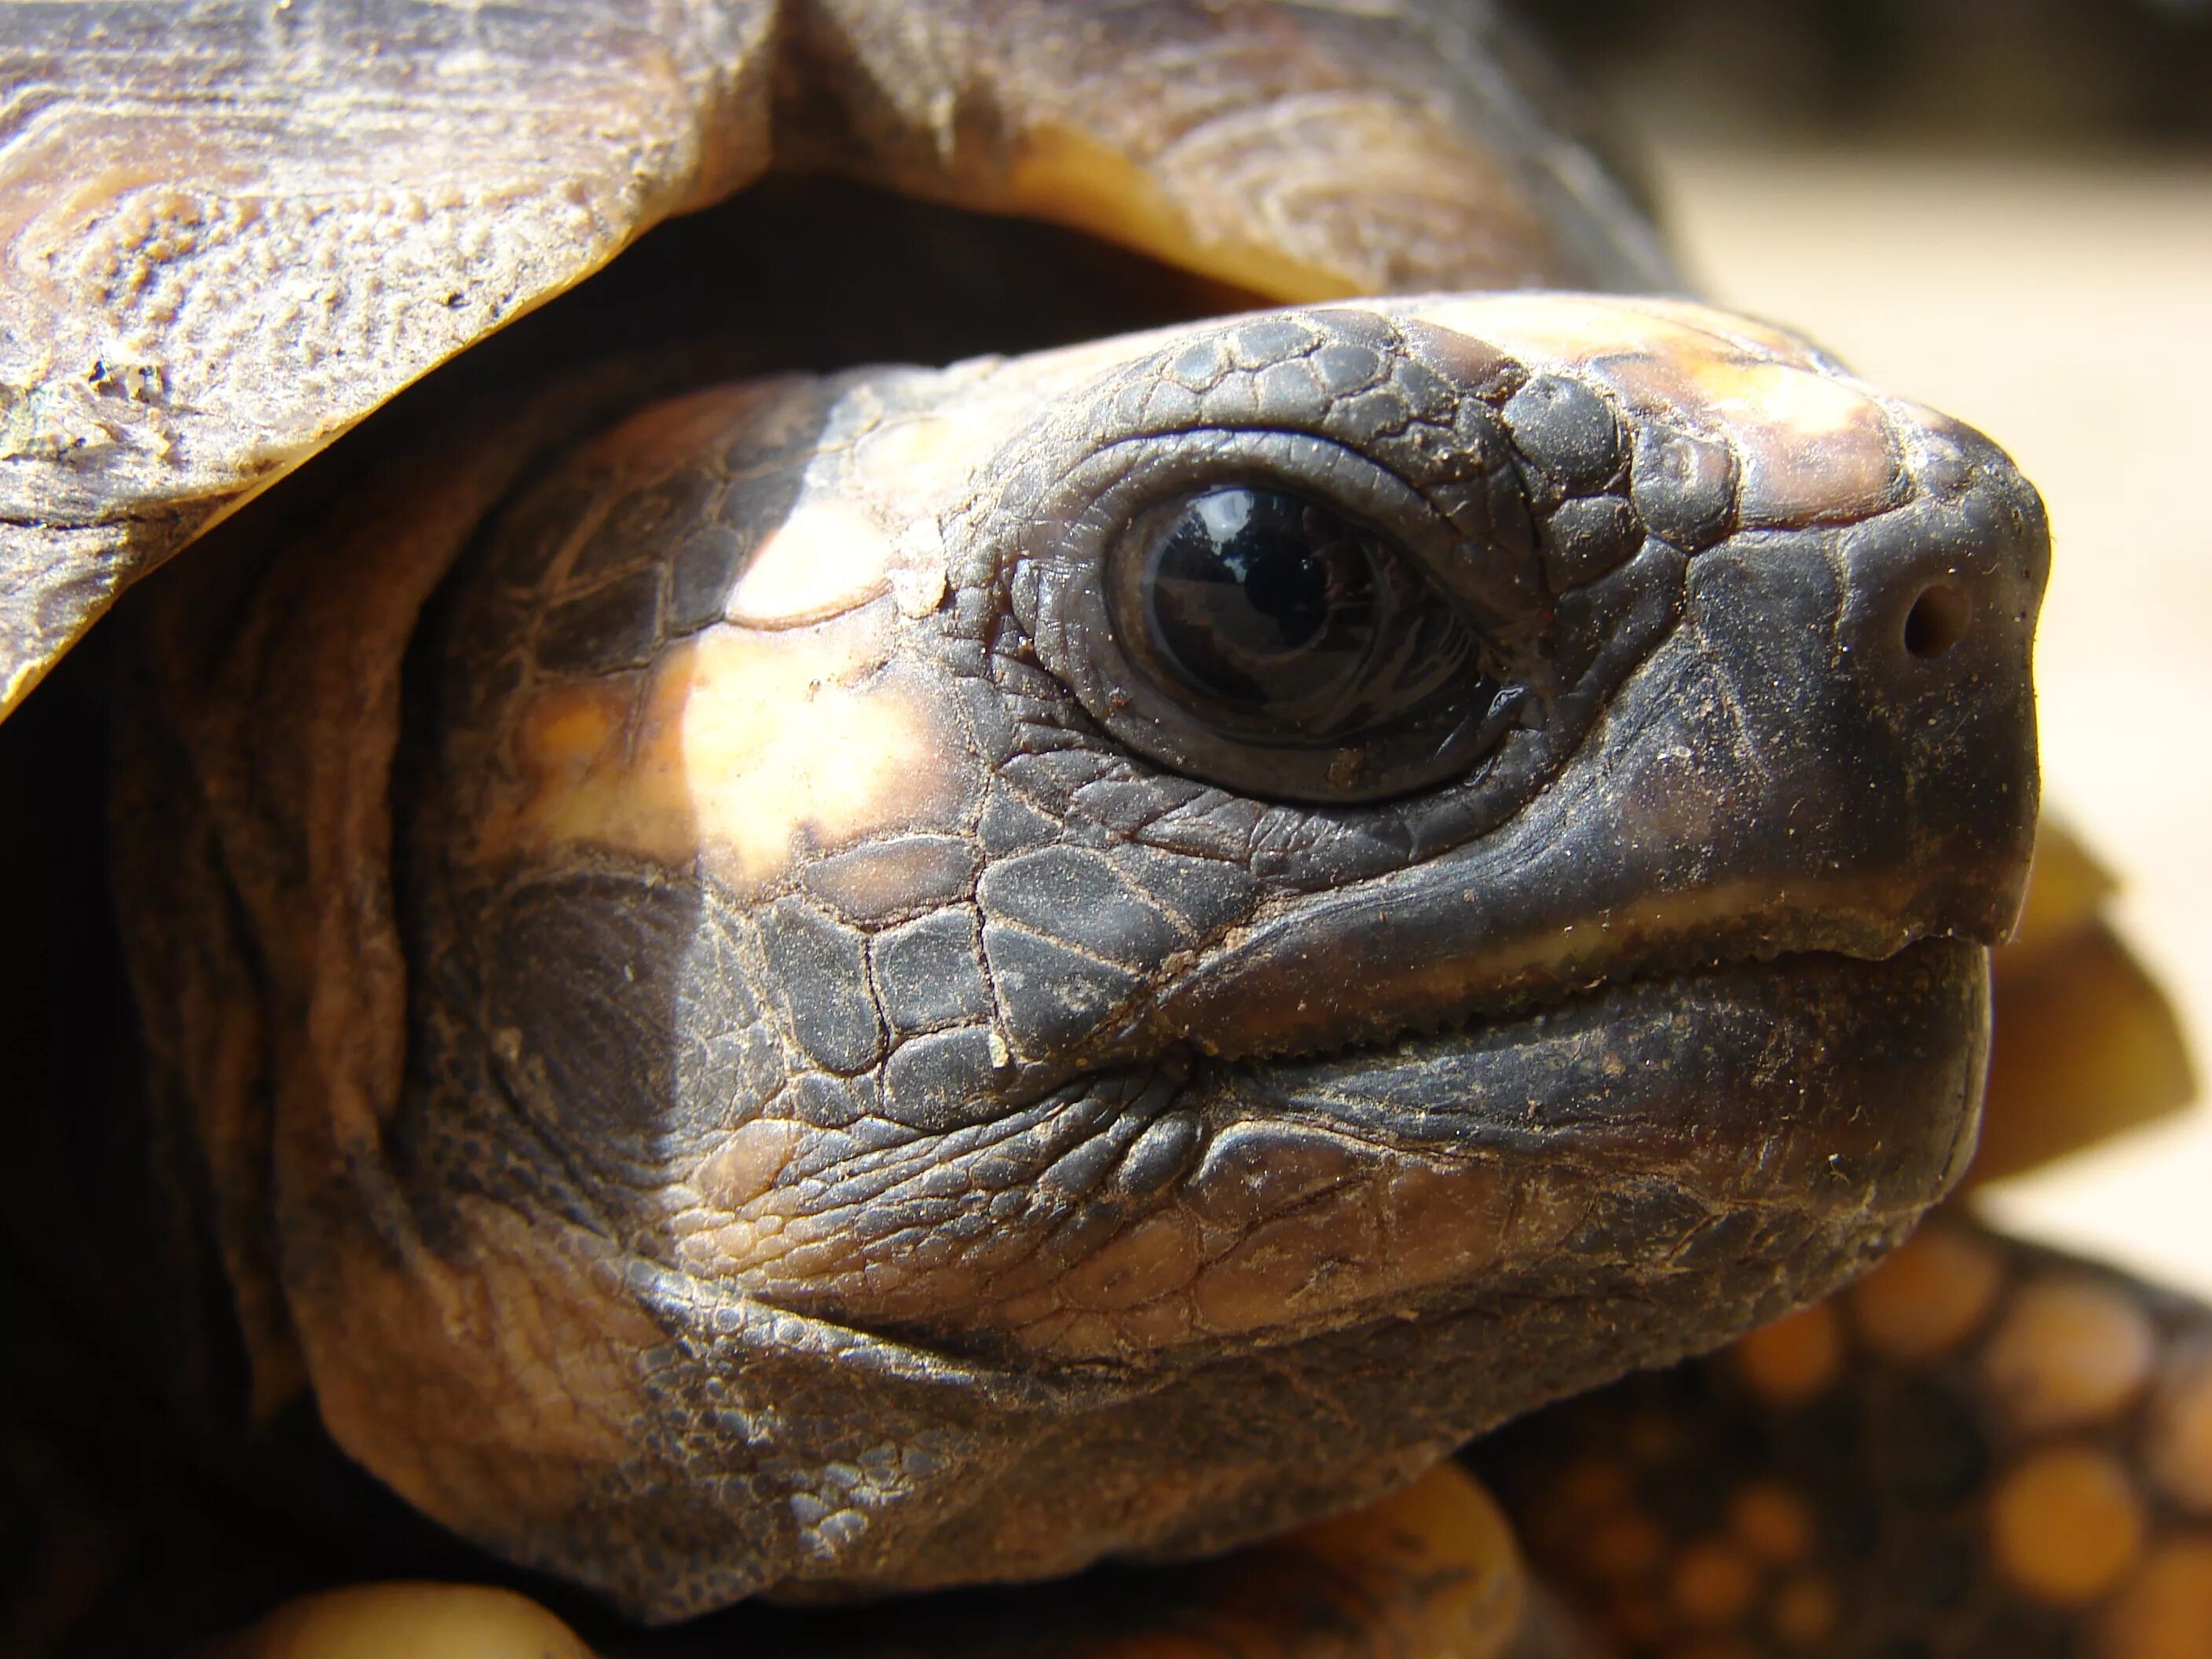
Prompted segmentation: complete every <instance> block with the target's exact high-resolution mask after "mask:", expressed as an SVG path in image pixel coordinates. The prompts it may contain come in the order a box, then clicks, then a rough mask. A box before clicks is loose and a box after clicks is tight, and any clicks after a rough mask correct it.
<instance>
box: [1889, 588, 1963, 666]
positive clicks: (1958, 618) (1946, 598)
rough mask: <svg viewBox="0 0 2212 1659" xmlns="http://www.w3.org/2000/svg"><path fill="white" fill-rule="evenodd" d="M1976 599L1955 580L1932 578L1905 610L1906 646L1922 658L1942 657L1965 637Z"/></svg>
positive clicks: (1909, 650) (1913, 653)
mask: <svg viewBox="0 0 2212 1659" xmlns="http://www.w3.org/2000/svg"><path fill="white" fill-rule="evenodd" d="M1973 611H1974V607H1973V602H1972V600H1971V599H1968V598H1967V597H1966V590H1965V589H1963V588H1961V587H1960V586H1957V585H1956V584H1955V583H1953V582H1931V583H1929V585H1928V586H1926V587H1924V588H1923V589H1922V590H1921V592H1920V597H1919V598H1918V599H1915V600H1913V602H1912V609H1911V610H1910V611H1906V612H1905V650H1907V651H1908V652H1910V653H1911V654H1912V655H1914V656H1916V657H1921V658H1934V657H1940V656H1942V654H1943V653H1945V652H1947V651H1948V650H1949V649H1950V648H1951V647H1953V646H1954V645H1956V644H1958V642H1959V641H1960V640H1961V639H1963V638H1965V637H1966V623H1967V620H1968V618H1970V617H1972V615H1973Z"/></svg>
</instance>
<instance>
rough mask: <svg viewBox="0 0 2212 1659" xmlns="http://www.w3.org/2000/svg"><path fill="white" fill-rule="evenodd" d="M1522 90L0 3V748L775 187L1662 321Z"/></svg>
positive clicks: (995, 1) (1280, 66)
mask: <svg viewBox="0 0 2212 1659" xmlns="http://www.w3.org/2000/svg"><path fill="white" fill-rule="evenodd" d="M118 64H127V65H128V66H129V70H130V72H129V74H128V76H120V75H119V74H118ZM1542 78H1543V77H1542V75H1541V71H1539V70H1535V69H1534V68H1533V67H1531V66H1530V64H1528V61H1527V60H1526V55H1525V54H1523V53H1522V52H1520V51H1519V49H1518V47H1517V46H1516V43H1515V41H1514V40H1513V39H1512V37H1511V35H1510V31H1509V30H1507V28H1506V27H1505V26H1504V23H1503V22H1502V21H1500V19H1499V18H1498V16H1497V15H1496V14H1495V12H1494V10H1493V9H1492V8H1491V7H1489V6H1486V5H1483V6H1475V7H1472V8H1469V7H1460V8H1448V7H1446V6H1444V5H1442V4H1440V3H1436V0H1399V3H1395V4H1382V3H1377V4H1372V5H1362V6H1358V7H1350V6H1336V5H1328V4H1321V3H1282V4H1270V3H1261V0H1242V3H1236V4H1230V5H1212V4H1200V3H1198V0H1136V3H1127V4H1117V5H1114V6H1109V7H1100V6H1097V5H1093V4H1091V3H1088V0H1082V3H1079V0H965V3H957V4H956V3H952V0H928V3H911V4H898V3H889V0H566V3H562V4H560V5H557V6H545V7H532V8H506V9H482V10H478V9H468V8H459V7H454V6H451V5H447V4H442V3H435V0H362V3H360V4H358V5H356V6H352V7H343V6H340V5H337V4H336V3H332V0H268V3H267V4H266V5H265V6H264V7H263V8H262V9H258V11H255V12H252V13H243V12H240V11H239V10H237V9H233V8H229V7H227V6H222V5H219V4H217V3H216V0H188V3H185V4H183V5H173V4H166V3H161V0H99V3H90V4H86V5H82V6H71V7H64V8H56V7H46V6H37V5H33V4H29V3H26V0H0V301H4V305H0V313H4V315H5V316H6V318H7V322H6V325H5V326H4V328H0V713H4V712H5V710H6V709H7V708H10V707H12V706H13V705H14V703H15V702H17V701H20V699H21V697H22V696H23V695H24V694H25V693H26V692H27V691H28V690H29V689H30V686H31V685H32V684H33V683H34V682H35V681H36V679H37V678H39V676H40V674H41V673H43V671H45V668H46V666H47V665H49V664H51V663H52V661H53V660H54V659H56V658H58V656H59V655H60V654H61V653H63V652H64V651H65V650H66V649H68V647H69V646H70V644H71V643H72V642H74V641H75V640H76V638H77V636H78V635H81V634H82V632H83V630H84V629H86V628H87V627H88V626H89V625H90V624H91V623H92V621H93V620H94V618H95V617H97V616H99V615H100V613H101V612H102V611H104V610H105V609H106V606H107V605H108V604H109V603H110V602H112V599H113V598H114V596H115V595H116V594H117V593H118V592H120V591H121V589H122V588H123V587H125V586H127V585H128V584H129V583H130V582H131V581H133V580H137V577H138V576H140V575H143V574H144V573H145V572H147V571H148V570H150V569H152V568H154V567H155V566H156V565H158V564H160V563H161V562H162V561H163V560H164V559H166V558H167V557H168V556H170V555H171V554H173V552H175V551H176V550H177V549H178V548H179V547H181V546H182V545H184V544H185V543H186V542H188V541H190V540H191V538H193V537H194V536H196V535H197V534H199V533H200V532H203V531H204V530H205V529H206V528H208V527H209V526H210V525H212V524H213V523H215V522H216V520H219V519H221V518H222V517H223V516H224V515H225V514H226V513H228V512H229V511H231V510H234V508H235V507H237V506H238V505H240V503H242V502H243V501H246V500H248V499H250V498H251V497H252V495H255V494H256V493H258V491H259V490H260V489H264V488H265V487H266V486H267V485H268V484H269V483H272V482H274V481H275V480H276V478H278V477H282V476H283V474H285V473H286V472H289V471H291V470H292V469H293V468H294V467H295V466H297V465H299V464H300V463H301V461H303V460H305V459H307V457H308V456H309V455H311V454H313V453H315V452H316V451H317V450H319V449H320V448H322V447H325V446H326V445H327V444H329V443H330V442H331V441H332V440H334V439H335V438H336V437H337V436H338V435H340V434H341V433H343V432H344V431H345V430H347V429H348V428H350V427H351V426H352V425H353V424H355V423H356V422H358V421H359V420H360V419H361V418H362V416H365V415H367V414H368V412H369V411H370V410H373V409H374V408H376V407H377V406H378V405H380V404H382V403H383V402H385V401H386V399H388V398H390V397H392V395H393V394H394V393H395V392H398V390H399V389H400V388H402V387H403V386H406V385H407V384H409V383H410V382H411V381H412V380H416V378H418V377H420V376H421V375H422V374H426V373H427V372H428V371H429V370H430V369H431V368H435V367H436V366H437V365H438V364H439V363H441V362H444V361H446V360H447V359H448V358H450V357H451V356H453V355H454V354H456V353H458V352H459V351H461V350H463V349H465V348H467V347H468V346H470V345H471V344H473V343H475V342H477V340H479V339H481V338H483V337H484V336H485V335H487V334H489V333H490V332H492V331H495V330H496V329H499V328H501V327H503V326H504V325H506V324H507V323H508V322H511V321H513V319H516V318H518V317H520V316H521V315H523V314H524V313H527V312H528V311H530V310H532V309H533V308H534V307H537V306H538V305H540V304H542V303H543V302H544V301H546V300H548V299H550V298H551V297H552V296H553V295H556V294H558V293H560V292H561V291H562V290H563V289H567V288H568V287H571V286H573V285H574V283H577V282H579V281H580V280H582V279H583V278H584V277H585V276H588V275H589V274H591V272H592V271H593V270H597V269H598V268H599V266H601V265H602V264H605V262H606V261H608V260H609V259H611V258H613V257H614V256H615V255H616V254H617V253H618V252H620V251H621V250H622V249H623V247H624V246H628V245H629V242H631V241H632V240H635V238H636V237H637V236H638V235H640V234H642V233H643V232H644V231H645V230H646V229H647V228H650V227H651V226H652V225H653V223H655V222H658V221H659V220H660V219H662V218H665V217H666V216H669V215H670V214H671V213H676V212H680V211H684V210H688V209H690V208H696V207H699V206H703V205H706V204H708V203H711V202H713V201H715V200H719V199H720V198H721V197H726V196H727V195H729V194H731V193H732V192H733V191H737V190H738V189H740V188H742V187H743V186H744V185H746V184H747V183H748V182H750V180H751V179H754V178H756V177H757V176H758V175H759V173H761V172H762V171H763V169H764V168H765V167H767V166H768V164H769V157H770V151H771V149H774V150H775V154H776V160H777V162H778V164H779V165H780V166H783V167H788V168H791V169H793V170H797V171H810V170H812V171H830V172H836V173H844V174H847V175H849V176H853V177H856V178H859V179H864V180H866V181H868V182H871V183H875V184H878V185H889V186H890V187H893V188H896V189H898V190H902V191H908V192H909V193H912V194H915V195H918V196H922V197H927V198H930V199H933V200H936V201H940V202H945V203H949V204H953V205H957V206H962V207H968V208H975V209H981V210H989V211H995V212H1001V213H1006V214H1011V215H1016V216H1029V217H1035V218H1040V219H1045V220H1049V221H1054V222H1059V223H1062V224H1066V225H1071V226H1073V227H1074V228H1078V229H1080V230H1083V231H1085V232H1087V233H1090V234H1095V235H1098V236H1102V237H1103V238H1105V239H1107V240H1113V241H1116V242H1121V243H1123V244H1125V245H1128V246H1134V247H1136V248H1138V249H1139V250H1141V251H1142V252H1146V253H1149V254H1151V255H1152V256H1154V257H1155V258H1161V259H1164V260H1165V261H1167V262H1169V263H1170V264H1179V265H1182V266H1183V267H1185V268H1186V269H1188V270H1194V271H1195V272H1197V273H1199V274H1200V275H1201V276H1210V277H1214V278H1218V279H1219V280H1221V281H1223V282H1225V283H1228V284H1230V285H1231V287H1232V288H1234V289H1237V290H1240V291H1242V292H1243V293H1246V294H1249V295H1258V296H1261V297H1263V298H1266V299H1270V300H1274V301H1298V300H1315V299H1324V298H1331V297H1337V296H1341V295H1350V294H1354V293H1359V292H1411V291H1415V290H1419V289H1476V288H1494V287H1501V286H1525V285H1532V284H1541V285H1547V286H1583V287H1604V288H1624V289H1635V288H1644V289H1649V288H1654V287H1658V288H1671V287H1674V286H1676V285H1677V282H1676V278H1675V277H1674V273H1673V271H1672V270H1671V268H1670V267H1669V266H1668V264H1667V261H1666V258H1665V256H1664V254H1663V252H1662V251H1661V250H1660V248H1659V246H1658V244H1657V241H1656V236H1655V234H1654V233H1653V232H1652V231H1651V229H1650V225H1649V223H1648V222H1647V221H1646V220H1645V219H1644V217H1643V216H1642V215H1641V212H1640V210H1638V207H1637V205H1636V204H1635V203H1634V202H1633V201H1632V199H1631V198H1630V197H1629V196H1628V195H1627V193H1626V191H1623V190H1621V189H1619V188H1617V187H1616V185H1614V184H1613V182H1612V181H1611V175H1610V174H1609V173H1608V172H1607V169H1606V168H1605V167H1603V166H1602V165H1601V163H1600V162H1599V161H1598V160H1597V159H1596V158H1595V155H1594V154H1593V153H1592V152H1590V151H1589V149H1587V148H1586V147H1584V146H1583V145H1582V144H1581V143H1579V141H1578V140H1577V139H1576V138H1575V137H1573V136H1572V135H1571V134H1570V133H1569V132H1568V131H1566V128H1565V118H1566V105H1565V100H1564V98H1563V97H1560V96H1558V95H1553V94H1546V93H1545V92H1544V91H1543V90H1542V88H1541V86H1539V85H1538V83H1539V82H1541V80H1542ZM124 80H127V82H128V86H129V91H128V93H127V94H125V93H124V92H122V91H121V90H120V88H119V85H118V82H121V81H124ZM772 119H773V127H774V131H773V143H771V121H772ZM88 549H89V550H90V551H89V552H88V551H87V550H88Z"/></svg>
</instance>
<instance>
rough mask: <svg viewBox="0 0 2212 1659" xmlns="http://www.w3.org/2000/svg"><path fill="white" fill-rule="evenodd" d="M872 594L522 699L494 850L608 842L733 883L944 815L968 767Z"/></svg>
mask: <svg viewBox="0 0 2212 1659" xmlns="http://www.w3.org/2000/svg"><path fill="white" fill-rule="evenodd" d="M894 629H895V619H894V617H893V616H892V614H891V611H890V607H889V606H885V605H875V606H871V607H869V608H867V609H866V610H864V611H860V612H856V613H848V614H847V615H844V616H842V617H836V618H835V619H833V620H831V621H829V622H826V623H812V624H808V625H799V626H793V627H788V628H780V629H755V628H744V627H738V626H735V625H728V626H723V627H718V628H712V629H708V630H706V631H705V632H704V633H702V634H699V635H694V636H693V637H691V638H690V639H688V640H685V641H682V642H681V643H679V644H678V645H677V646H675V647H672V648H671V649H670V650H669V651H668V652H667V653H665V655H663V656H662V657H661V659H659V661H658V662H656V663H655V664H653V666H652V667H651V668H649V669H647V670H646V671H644V673H643V675H642V676H641V677H640V676H630V677H626V678H624V679H623V680H622V681H620V682H606V683H602V684H598V685H593V686H586V687H569V688H563V689H562V690H556V691H554V692H550V693H548V694H546V695H544V696H540V697H538V698H536V699H534V700H532V701H531V702H528V703H526V705H525V706H524V707H523V708H522V709H521V711H520V714H519V715H518V717H517V719H516V721H515V725H514V728H513V752H514V757H515V760H516V763H517V769H518V770H519V771H520V774H521V775H522V778H523V780H524V784H525V787H524V793H523V795H522V798H521V799H520V803H519V805H518V806H517V807H516V808H515V810H514V811H513V812H512V813H510V814H509V815H507V817H506V818H504V819H503V820H502V821H501V822H500V823H497V824H496V825H495V826H494V828H493V829H492V831H491V833H490V834H489V836H487V838H486V839H487V842H489V848H490V850H492V851H495V852H505V851H526V850H527V851H538V852H541V853H542V852H543V851H544V850H546V849H548V848H551V847H555V846H558V845H560V844H562V843H574V842H581V843H587V844H590V845H593V846H599V847H610V848H618V849H620V850H623V851H625V852H628V853H631V854H636V855H637V856H640V857H643V858H647V859H650V860H653V861H655V862H657V863H660V864H665V865H667V866H671V867H672V868H684V867H687V866H690V864H691V863H692V862H693V860H695V859H696V860H697V862H698V863H699V865H700V866H701V867H702V868H703V869H704V870H706V871H707V872H708V873H710V874H712V875H714V877H716V878H718V879H720V880H721V881H722V882H724V883H726V884H728V885H729V886H731V887H732V888H733V889H736V890H738V891H739V892H749V891H753V890H758V889H759V888H760V887H762V886H763V885H765V884H770V883H772V882H774V881H775V880H777V879H779V878H782V877H784V876H786V875H787V874H788V873H789V872H790V871H791V869H792V867H793V863H794V860H795V857H796V855H797V854H799V853H800V852H801V851H802V850H805V849H807V848H836V847H840V846H845V845H849V844H850V843H852V842H856V841H859V840H860V839H862V838H863V837H866V836H872V835H878V834H882V833H886V832H890V831H896V830H901V829H946V828H951V827H952V826H954V825H956V824H957V823H958V822H959V819H960V817H961V814H962V812H963V809H964V807H965V805H966V803H967V801H968V799H969V794H970V793H971V791H972V790H973V788H974V787H975V782H976V776H977V773H976V761H975V756H974V754H973V752H972V750H970V749H969V746H968V744H967V742H966V739H965V737H964V734H963V732H962V729H961V727H960V725H959V722H958V720H957V716H956V714H954V712H953V710H952V709H951V707H950V706H949V698H950V693H949V691H948V690H945V689H943V688H942V687H941V686H940V685H939V684H938V683H937V682H935V681H934V680H933V679H932V678H929V677H928V676H927V675H926V674H925V673H923V672H921V671H916V670H915V669H912V668H910V667H908V666H905V665H902V664H899V663H897V662H896V661H894V660H893V657H894V653H893V645H894Z"/></svg>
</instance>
